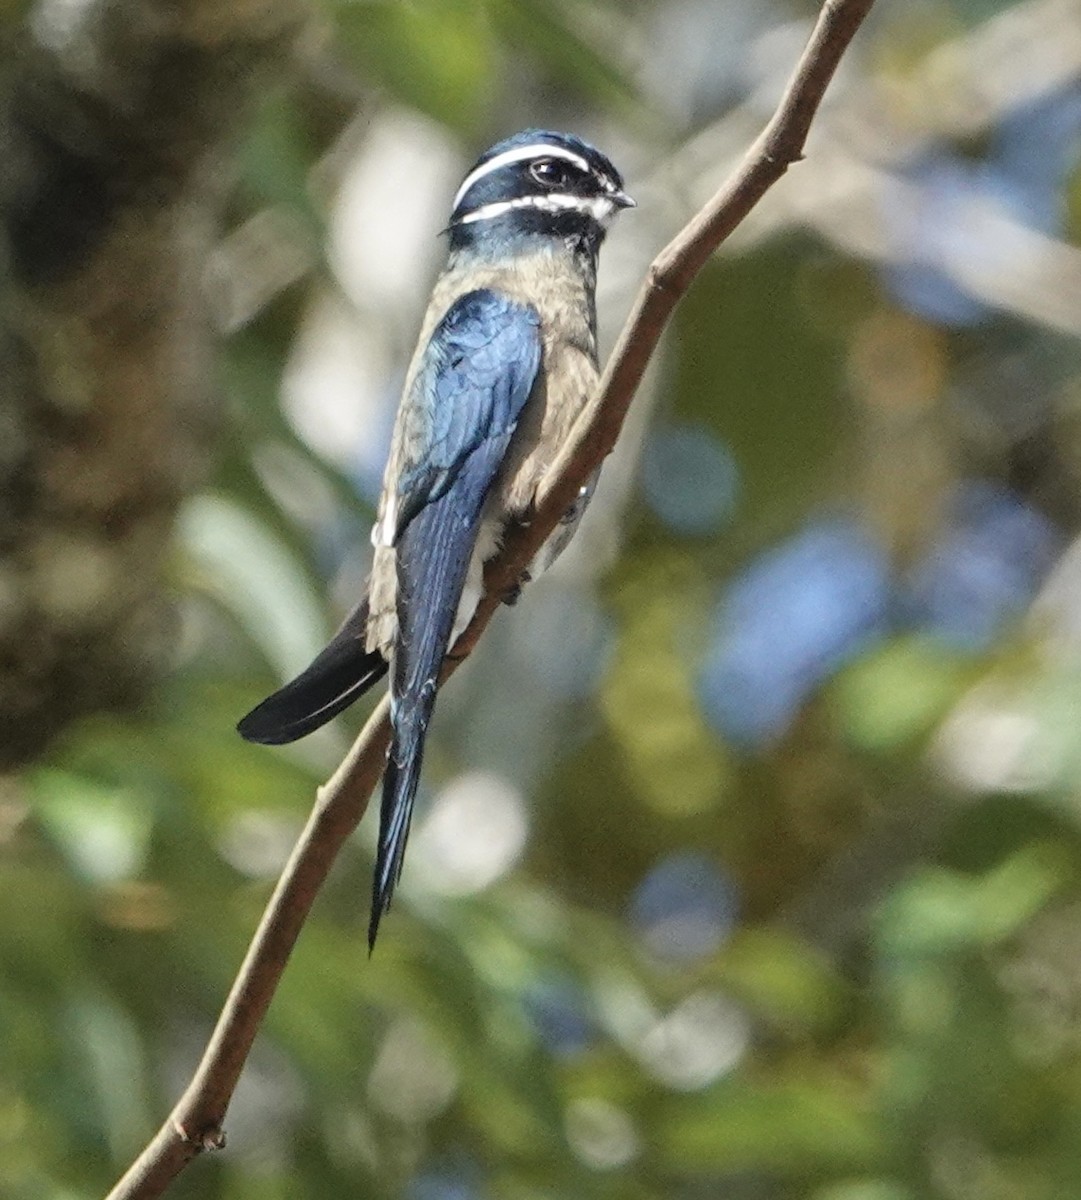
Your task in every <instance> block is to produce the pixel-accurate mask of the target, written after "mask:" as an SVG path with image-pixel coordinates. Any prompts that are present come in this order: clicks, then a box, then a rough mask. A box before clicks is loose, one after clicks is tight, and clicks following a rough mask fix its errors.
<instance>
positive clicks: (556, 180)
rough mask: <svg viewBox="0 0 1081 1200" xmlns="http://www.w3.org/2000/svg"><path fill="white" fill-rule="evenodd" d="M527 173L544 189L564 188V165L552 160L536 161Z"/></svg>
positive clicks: (565, 180)
mask: <svg viewBox="0 0 1081 1200" xmlns="http://www.w3.org/2000/svg"><path fill="white" fill-rule="evenodd" d="M529 173H530V175H532V176H533V178H534V179H535V180H536V181H537V182H538V183H539V184H541V185H542V186H543V187H546V188H557V187H565V186H566V184H567V178H568V176H567V168H566V165H565V164H564V163H561V162H559V161H558V160H557V159H554V158H541V159H538V160H537V161H536V162H535V163H533V165H532V166H531V167H530V168H529Z"/></svg>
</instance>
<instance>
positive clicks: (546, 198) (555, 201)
mask: <svg viewBox="0 0 1081 1200" xmlns="http://www.w3.org/2000/svg"><path fill="white" fill-rule="evenodd" d="M516 208H539V209H540V210H541V211H542V212H552V213H554V212H566V211H568V210H573V211H575V212H580V213H586V214H587V215H588V216H591V217H592V218H593V219H594V220H595V221H599V222H600V223H601V224H604V222H605V221H607V220H608V218H609V217H610V216H611V215H612V214H613V213H614V212H615V211H616V204H615V202H614V201H612V200H609V199H608V197H607V196H571V195H568V194H567V193H566V192H548V193H546V194H544V195H536V196H516V197H515V198H514V199H513V200H497V201H495V202H494V203H493V204H483V205H481V207H480V208H477V209H474V210H473V212H471V213H466V215H465V216H464V217H461V218H460V219H459V220H457V221H455V224H456V225H471V224H472V223H473V222H474V221H488V220H491V218H492V217H501V216H502V215H503V214H504V213H508V212H513V211H514V209H516Z"/></svg>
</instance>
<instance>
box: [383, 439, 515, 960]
mask: <svg viewBox="0 0 1081 1200" xmlns="http://www.w3.org/2000/svg"><path fill="white" fill-rule="evenodd" d="M509 438H510V434H509V433H508V434H507V435H506V436H501V437H498V438H490V439H488V440H487V441H486V442H484V443H482V445H481V446H479V447H478V448H477V449H476V450H474V451H473V453H472V454H471V455H470V456H469V458H468V459H467V460H466V462H465V464H464V465H463V467H462V468H461V470H460V472H459V475H458V478H457V479H456V480H455V482H454V486H453V487H452V488H451V490H450V491H449V492H448V493H446V494H445V495H443V496H441V497H440V498H439V499H438V500H435V501H433V502H432V503H430V504H428V505H427V506H426V507H425V508H423V509H421V510H420V512H419V513H417V515H416V516H415V517H414V518H413V520H412V521H410V523H409V525H408V526H407V527H406V528H405V530H404V531H403V532H402V534H401V535H400V537H399V538H398V545H397V551H398V563H397V566H398V604H397V609H398V640H397V642H396V644H395V649H394V674H393V676H392V677H391V684H390V694H391V708H390V720H391V725H392V727H393V734H392V736H391V742H390V751H389V753H388V755H387V769H386V772H385V773H384V775H383V803H382V807H381V809H380V811H379V850H378V854H377V857H376V862H375V878H374V881H373V885H372V915H371V921H370V923H369V925H368V948H369V950H371V949H372V948H373V947H374V946H375V939H376V936H377V934H378V933H379V922H380V921H381V920H382V918H383V916H384V915H385V913H386V911H387V909H389V908H390V902H391V900H392V899H393V897H394V888H395V886H396V885H397V883H398V878H399V876H400V875H401V873H402V858H403V856H404V855H405V844H406V841H407V839H408V837H409V823H410V820H411V819H412V816H413V802H414V801H415V800H416V796H417V785H418V783H419V782H420V767H421V760H422V759H423V757H424V739H425V736H426V735H427V732H428V722H429V721H430V720H431V716H432V709H433V708H434V707H435V694H436V689H437V687H438V684H439V670H440V667H441V666H442V665H443V658H444V656H445V655H446V652H447V645H448V643H449V642H450V635H451V631H452V630H453V629H454V618H455V616H456V615H457V612H458V603H459V601H460V600H461V598H462V588H463V587H464V585H465V580H466V575H467V573H468V570H469V560H470V558H471V557H472V554H473V546H474V544H475V543H476V540H477V529H478V525H479V522H480V513H481V508H482V506H483V504H484V497H485V495H486V494H487V491H488V488H489V487H490V485H491V481H492V478H493V477H494V474H495V471H496V469H497V468H498V464H499V462H500V461H501V460H502V457H503V454H504V452H505V451H506V446H507V442H508V441H509Z"/></svg>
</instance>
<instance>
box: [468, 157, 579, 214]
mask: <svg viewBox="0 0 1081 1200" xmlns="http://www.w3.org/2000/svg"><path fill="white" fill-rule="evenodd" d="M526 158H563V159H566V161H567V162H569V163H574V165H575V166H576V167H578V168H579V169H580V170H582V171H588V170H589V163H587V162H586V160H585V159H584V158H583V157H582V156H581V155H580V154H575V153H574V151H573V150H567V149H565V148H564V147H563V146H552V145H549V143H548V142H534V143H533V144H532V145H530V146H515V147H514V149H513V150H504V151H503V153H502V154H497V155H496V156H495V158H490V159H488V161H487V162H486V163H481V165H480V166H479V167H477V168H476V169H475V170H473V171H470V172H469V174H468V175H467V176H466V177H465V179H464V180H463V181H462V186H461V187H460V188H459V189H458V194H457V195H456V196H455V197H454V203H453V204H452V205H451V209H450V211H451V212H457V211H458V205H459V204H461V202H462V201H463V200H464V199H465V196H466V193H467V192H468V191H469V189H470V188H471V187H472V186H473V184H475V183H476V182H477V180H478V179H483V178H484V176H485V175H490V174H491V173H492V172H493V171H498V170H499V169H500V168H501V167H505V166H508V165H509V164H510V163H516V162H521V161H522V160H523V159H526Z"/></svg>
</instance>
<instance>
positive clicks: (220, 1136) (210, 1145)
mask: <svg viewBox="0 0 1081 1200" xmlns="http://www.w3.org/2000/svg"><path fill="white" fill-rule="evenodd" d="M173 1129H174V1130H175V1131H176V1136H177V1137H178V1138H180V1140H181V1141H182V1142H183V1143H184V1144H185V1145H187V1146H194V1147H195V1151H196V1153H199V1154H201V1153H203V1151H205V1150H224V1149H225V1130H224V1129H222V1128H221V1126H220V1125H216V1126H213V1127H211V1128H210V1129H204V1130H203V1131H202V1132H200V1133H189V1132H188V1131H187V1130H186V1129H185V1128H184V1126H183V1125H181V1124H180V1122H179V1121H174V1122H173Z"/></svg>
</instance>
